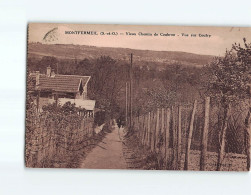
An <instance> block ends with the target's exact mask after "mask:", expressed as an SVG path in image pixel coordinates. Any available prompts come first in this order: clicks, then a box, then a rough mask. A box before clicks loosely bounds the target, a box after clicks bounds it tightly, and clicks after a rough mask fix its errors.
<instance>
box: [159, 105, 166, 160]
mask: <svg viewBox="0 0 251 195" xmlns="http://www.w3.org/2000/svg"><path fill="white" fill-rule="evenodd" d="M160 140H161V141H162V145H161V147H160V151H161V155H162V154H163V155H165V148H164V147H165V144H164V142H165V109H164V108H162V109H161V130H160ZM163 149H164V150H163Z"/></svg>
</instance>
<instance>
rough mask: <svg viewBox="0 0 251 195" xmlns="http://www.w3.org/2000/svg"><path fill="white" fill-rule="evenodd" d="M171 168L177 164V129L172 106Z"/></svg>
mask: <svg viewBox="0 0 251 195" xmlns="http://www.w3.org/2000/svg"><path fill="white" fill-rule="evenodd" d="M172 135H173V137H172V141H173V143H172V147H173V149H172V168H173V169H175V167H176V165H177V158H176V157H177V155H176V151H177V129H176V112H175V108H174V107H172Z"/></svg>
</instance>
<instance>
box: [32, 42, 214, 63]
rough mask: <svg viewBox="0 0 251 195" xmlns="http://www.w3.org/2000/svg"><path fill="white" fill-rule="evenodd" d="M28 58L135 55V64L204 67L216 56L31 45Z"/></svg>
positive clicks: (109, 48) (79, 46) (122, 58)
mask: <svg viewBox="0 0 251 195" xmlns="http://www.w3.org/2000/svg"><path fill="white" fill-rule="evenodd" d="M28 53H29V55H28V57H36V58H42V57H43V56H54V57H57V58H59V59H78V60H81V59H84V58H89V59H94V58H97V57H100V56H101V55H108V56H110V57H112V58H114V59H116V60H121V61H129V54H130V53H133V61H134V63H135V64H142V63H144V62H145V63H146V64H147V65H149V64H151V63H153V64H155V65H156V64H157V65H160V66H166V65H169V64H173V63H176V62H177V63H180V64H182V65H187V66H202V65H204V64H207V63H209V62H210V61H211V60H212V59H213V57H214V56H210V55H199V54H193V53H187V52H180V51H152V50H136V49H129V48H112V47H95V46H86V45H71V44H70V45H69V44H67V45H66V44H42V43H29V46H28Z"/></svg>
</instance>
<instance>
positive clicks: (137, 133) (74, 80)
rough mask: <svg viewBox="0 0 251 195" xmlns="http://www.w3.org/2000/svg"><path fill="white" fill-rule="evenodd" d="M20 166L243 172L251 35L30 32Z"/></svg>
mask: <svg viewBox="0 0 251 195" xmlns="http://www.w3.org/2000/svg"><path fill="white" fill-rule="evenodd" d="M27 46H28V49H27V88H26V90H27V93H26V132H25V165H26V167H30V168H82V169H136V170H194V171H249V169H250V134H251V89H250V83H251V77H250V74H251V28H248V27H212V26H211V27H209V26H164V25H163V26H160V25H105V24H100V25H99V24H56V23H55V24H53V23H30V24H29V25H28V44H27Z"/></svg>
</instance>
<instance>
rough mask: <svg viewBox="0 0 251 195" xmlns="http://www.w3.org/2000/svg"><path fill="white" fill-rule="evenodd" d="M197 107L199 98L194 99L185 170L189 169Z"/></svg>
mask: <svg viewBox="0 0 251 195" xmlns="http://www.w3.org/2000/svg"><path fill="white" fill-rule="evenodd" d="M196 107H197V100H195V101H194V104H193V110H192V114H191V119H190V125H189V132H188V138H187V147H186V154H185V155H186V156H185V165H184V170H188V164H189V153H190V147H191V142H192V137H193V123H194V116H195V112H196Z"/></svg>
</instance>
